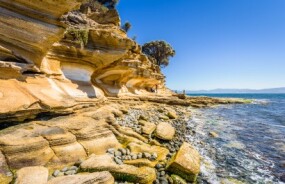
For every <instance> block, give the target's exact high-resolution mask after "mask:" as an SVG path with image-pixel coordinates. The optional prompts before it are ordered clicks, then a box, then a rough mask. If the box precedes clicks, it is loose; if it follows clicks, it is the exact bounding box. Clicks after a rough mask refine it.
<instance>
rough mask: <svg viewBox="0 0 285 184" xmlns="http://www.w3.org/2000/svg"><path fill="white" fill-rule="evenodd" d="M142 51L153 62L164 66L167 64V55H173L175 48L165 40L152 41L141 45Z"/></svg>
mask: <svg viewBox="0 0 285 184" xmlns="http://www.w3.org/2000/svg"><path fill="white" fill-rule="evenodd" d="M142 52H143V53H144V54H146V55H147V56H148V57H150V58H151V59H150V60H151V61H153V62H155V64H157V65H159V66H161V67H165V66H167V65H168V64H169V57H173V56H174V55H175V50H174V49H173V48H172V47H171V45H170V44H169V43H167V42H165V41H152V42H149V43H145V44H144V45H143V46H142Z"/></svg>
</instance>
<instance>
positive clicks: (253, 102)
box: [252, 99, 271, 105]
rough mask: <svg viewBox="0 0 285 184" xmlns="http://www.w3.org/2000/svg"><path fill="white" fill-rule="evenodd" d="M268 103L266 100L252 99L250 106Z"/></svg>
mask: <svg viewBox="0 0 285 184" xmlns="http://www.w3.org/2000/svg"><path fill="white" fill-rule="evenodd" d="M270 102H271V101H270V100H268V99H252V104H259V105H267V104H269V103H270Z"/></svg>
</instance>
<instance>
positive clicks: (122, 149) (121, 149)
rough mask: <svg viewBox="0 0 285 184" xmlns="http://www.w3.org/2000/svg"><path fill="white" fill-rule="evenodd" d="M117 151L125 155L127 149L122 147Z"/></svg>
mask: <svg viewBox="0 0 285 184" xmlns="http://www.w3.org/2000/svg"><path fill="white" fill-rule="evenodd" d="M119 151H120V152H121V153H122V155H126V154H127V151H126V150H125V149H124V148H120V149H119Z"/></svg>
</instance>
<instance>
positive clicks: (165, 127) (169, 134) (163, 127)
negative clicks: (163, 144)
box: [155, 122, 175, 140]
mask: <svg viewBox="0 0 285 184" xmlns="http://www.w3.org/2000/svg"><path fill="white" fill-rule="evenodd" d="M155 135H156V137H157V138H159V139H162V140H172V139H173V137H174V135H175V128H174V127H173V126H172V125H171V124H169V123H166V122H162V123H159V124H158V125H157V126H156V130H155Z"/></svg>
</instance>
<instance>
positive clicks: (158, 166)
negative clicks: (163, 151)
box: [155, 164, 163, 169]
mask: <svg viewBox="0 0 285 184" xmlns="http://www.w3.org/2000/svg"><path fill="white" fill-rule="evenodd" d="M162 167H163V166H162V165H161V164H156V166H155V168H156V169H160V168H162Z"/></svg>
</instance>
